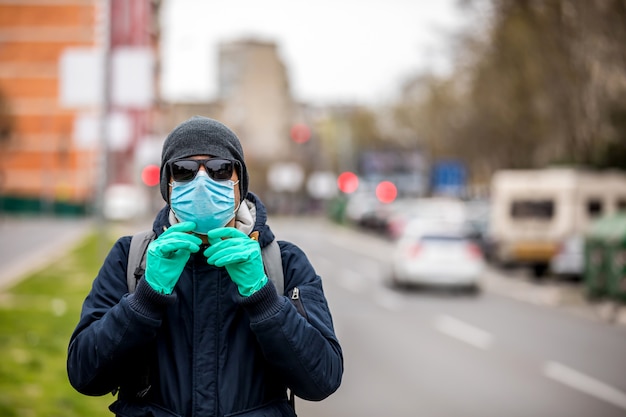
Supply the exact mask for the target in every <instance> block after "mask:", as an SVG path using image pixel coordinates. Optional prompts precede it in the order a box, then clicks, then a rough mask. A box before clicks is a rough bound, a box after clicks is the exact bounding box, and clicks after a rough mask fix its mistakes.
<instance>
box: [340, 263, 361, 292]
mask: <svg viewBox="0 0 626 417" xmlns="http://www.w3.org/2000/svg"><path fill="white" fill-rule="evenodd" d="M339 285H341V286H342V287H343V288H345V289H347V290H349V291H352V292H355V293H362V292H364V291H365V290H366V289H367V286H368V285H367V282H366V279H365V278H363V276H362V275H360V274H357V273H356V272H354V271H351V270H349V269H342V270H341V272H340V274H339Z"/></svg>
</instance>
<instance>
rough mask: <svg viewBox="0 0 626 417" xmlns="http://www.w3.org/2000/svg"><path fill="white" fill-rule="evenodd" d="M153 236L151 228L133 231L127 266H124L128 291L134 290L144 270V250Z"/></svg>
mask: <svg viewBox="0 0 626 417" xmlns="http://www.w3.org/2000/svg"><path fill="white" fill-rule="evenodd" d="M155 237H156V235H155V233H154V231H153V230H144V231H143V232H139V233H135V234H134V235H133V237H132V239H131V240H130V249H129V250H128V266H127V268H126V283H127V284H128V292H129V293H133V292H135V288H136V287H137V281H139V280H140V279H141V277H142V276H143V273H144V272H145V271H146V250H147V249H148V245H149V244H150V242H152V241H153V240H154V238H155Z"/></svg>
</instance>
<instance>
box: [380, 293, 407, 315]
mask: <svg viewBox="0 0 626 417" xmlns="http://www.w3.org/2000/svg"><path fill="white" fill-rule="evenodd" d="M374 302H376V304H378V305H379V306H380V307H382V308H384V309H386V310H389V311H400V310H402V299H401V298H400V297H398V296H397V295H396V294H395V293H393V292H391V291H388V290H379V291H377V292H376V294H375V295H374Z"/></svg>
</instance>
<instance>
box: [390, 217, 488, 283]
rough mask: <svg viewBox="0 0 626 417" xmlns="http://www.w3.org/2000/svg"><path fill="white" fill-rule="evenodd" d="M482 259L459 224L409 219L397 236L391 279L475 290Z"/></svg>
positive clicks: (481, 268) (481, 255) (399, 281)
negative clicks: (403, 230)
mask: <svg viewBox="0 0 626 417" xmlns="http://www.w3.org/2000/svg"><path fill="white" fill-rule="evenodd" d="M484 268H485V261H484V259H483V254H482V252H481V250H480V247H479V246H478V245H477V244H476V243H475V242H474V241H473V240H472V239H471V237H470V236H468V233H467V231H466V230H465V229H464V228H462V227H458V224H451V223H433V222H425V221H421V220H418V221H412V222H411V223H409V225H407V227H406V229H405V232H404V234H403V235H402V237H401V238H400V239H399V240H398V242H397V244H396V249H395V253H394V257H393V263H392V274H391V283H392V285H394V286H400V285H421V286H429V287H444V288H454V289H464V290H468V291H477V290H479V289H480V278H481V275H482V273H483V271H484Z"/></svg>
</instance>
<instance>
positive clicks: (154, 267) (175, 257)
mask: <svg viewBox="0 0 626 417" xmlns="http://www.w3.org/2000/svg"><path fill="white" fill-rule="evenodd" d="M195 228H196V224H195V223H194V222H183V223H177V224H175V225H173V226H172V227H170V228H169V229H167V230H166V231H165V232H163V233H162V234H161V236H159V237H158V238H156V239H155V240H153V241H152V242H150V244H149V245H148V251H147V254H146V274H145V276H146V281H147V282H148V284H150V286H151V287H152V288H153V289H154V290H155V291H157V292H160V293H161V294H171V293H172V290H173V289H174V286H175V285H176V283H177V282H178V278H180V274H181V273H182V272H183V269H184V268H185V264H187V261H188V260H189V257H190V256H191V254H192V253H195V252H198V251H199V250H200V245H201V244H202V239H200V238H199V237H198V236H195V235H192V234H189V233H187V232H191V231H192V230H194V229H195Z"/></svg>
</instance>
